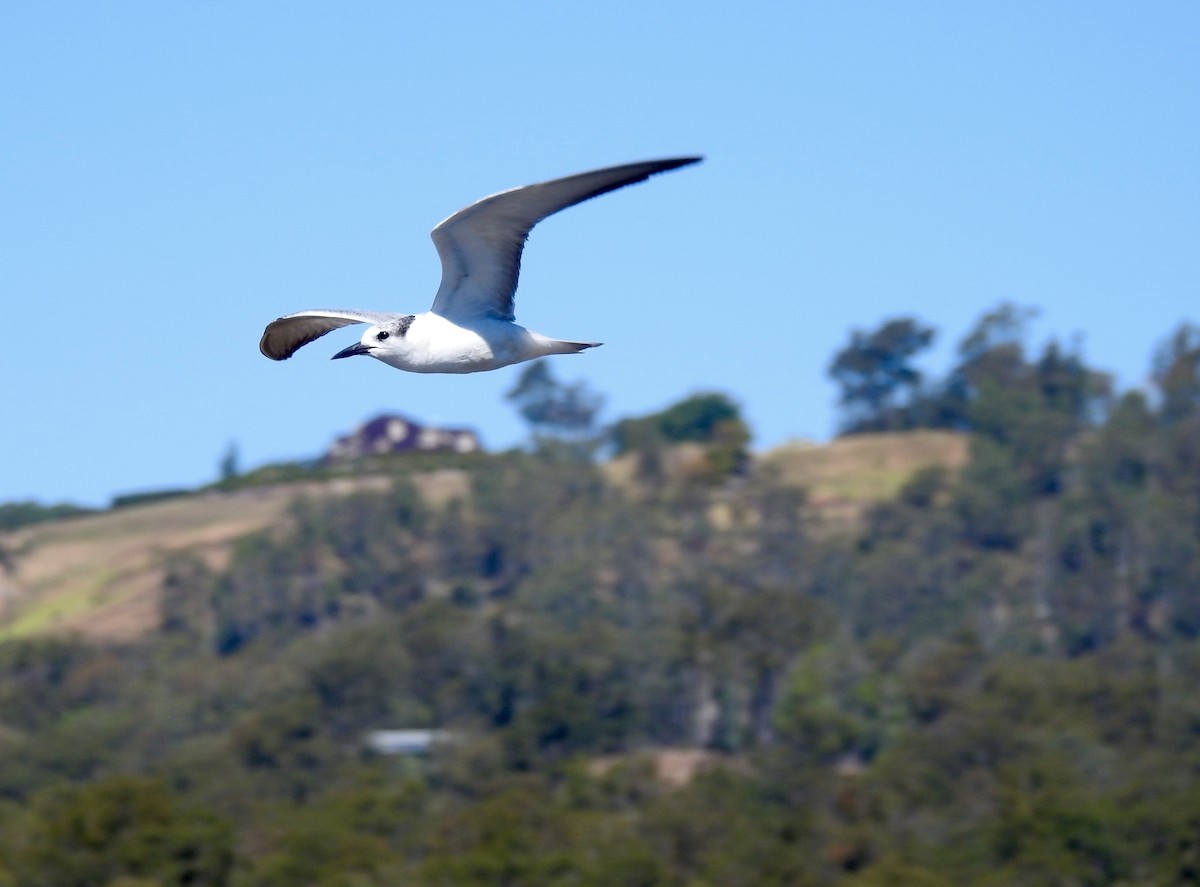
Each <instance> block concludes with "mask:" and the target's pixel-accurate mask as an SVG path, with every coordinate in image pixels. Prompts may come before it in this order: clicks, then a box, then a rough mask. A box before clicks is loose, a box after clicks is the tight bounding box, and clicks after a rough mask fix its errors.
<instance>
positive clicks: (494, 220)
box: [430, 157, 701, 320]
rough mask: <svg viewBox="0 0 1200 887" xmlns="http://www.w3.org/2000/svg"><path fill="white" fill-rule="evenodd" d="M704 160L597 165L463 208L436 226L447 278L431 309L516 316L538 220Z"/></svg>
mask: <svg viewBox="0 0 1200 887" xmlns="http://www.w3.org/2000/svg"><path fill="white" fill-rule="evenodd" d="M700 160H701V158H699V157H677V158H672V159H669V160H647V161H645V162H643V163H629V164H626V165H624V166H612V167H608V168H606V169H597V170H593V171H592V172H585V173H579V174H578V175H573V176H567V177H566V178H562V179H553V180H551V181H549V182H541V183H540V184H537V185H526V186H524V187H522V188H513V189H512V190H510V191H501V192H500V193H499V194H493V195H492V196H491V197H485V198H483V199H482V200H480V201H477V202H476V203H473V204H471V205H470V206H468V207H467V208H466V209H461V210H459V211H458V212H456V213H455V214H454V215H452V216H450V218H448V219H446V220H445V221H444V222H442V223H441V224H440V225H438V226H437V227H436V228H434V229H433V242H434V245H435V246H436V247H437V251H438V255H439V256H440V257H441V260H442V283H441V286H440V287H438V291H437V295H436V296H434V299H433V307H432V308H431V309H430V310H432V311H433V313H434V314H440V315H442V316H443V317H449V318H471V317H485V316H486V317H497V318H500V319H501V320H512V319H513V317H514V315H513V296H514V294H515V293H516V291H517V276H518V274H519V273H520V270H521V250H523V249H524V247H525V238H526V237H528V236H529V232H530V230H531V229H532V228H533V226H534V225H536V224H537V223H538V222H540V221H541V220H542V219H544V218H546V216H549V215H552V214H554V213H556V212H558V211H559V210H560V209H566V208H567V207H568V206H574V205H575V204H577V203H580V202H582V201H584V200H587V199H588V198H591V197H597V196H599V195H601V194H605V193H607V192H609V191H614V190H616V189H617V188H622V187H624V186H625V185H632V184H634V183H635V182H642V181H645V180H646V179H648V178H650V176H652V175H654V174H655V173H660V172H666V171H667V170H670V169H676V168H678V167H680V166H687V165H688V164H691V163H698V162H699V161H700Z"/></svg>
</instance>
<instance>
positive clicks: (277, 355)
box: [258, 308, 400, 360]
mask: <svg viewBox="0 0 1200 887" xmlns="http://www.w3.org/2000/svg"><path fill="white" fill-rule="evenodd" d="M399 316H400V315H399V314H389V313H386V312H382V311H358V310H355V309H353V308H349V309H346V308H318V309H316V310H313V311H297V312H296V313H295V314H288V315H287V316H286V317H281V318H279V319H278V320H273V321H271V322H270V323H268V324H267V328H266V329H265V330H263V334H262V339H260V340H259V343H258V350H259V351H261V352H262V353H263V354H265V355H266V356H267V357H269V358H271V360H287V359H288V358H289V357H291V356H292V355H293V354H295V353H296V352H297V351H298V350H300V348H302V347H304V346H305V345H307V344H308V343H309V342H311V341H313V340H314V339H319V338H321V336H323V335H325V334H326V333H331V332H333V331H334V330H336V329H338V328H340V327H344V326H350V325H351V324H353V323H385V322H387V321H388V320H394V319H395V318H397V317H399Z"/></svg>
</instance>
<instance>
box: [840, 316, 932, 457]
mask: <svg viewBox="0 0 1200 887" xmlns="http://www.w3.org/2000/svg"><path fill="white" fill-rule="evenodd" d="M933 337H934V330H933V328H932V327H926V326H921V325H920V324H919V323H917V321H916V320H915V319H913V318H911V317H899V318H895V319H894V320H889V321H887V322H886V323H885V324H883V326H881V327H880V328H879V329H877V330H876V331H875V332H873V333H864V332H861V331H860V330H854V332H852V333H851V335H850V344H849V345H847V346H846V347H845V348H843V349H842V350H841V351H839V352H838V353H837V355H836V356H835V357H834V359H833V363H831V364H830V366H829V375H830V376H832V377H833V379H834V381H835V382H837V383H838V385H839V386H841V389H842V391H841V395H840V397H839V398H838V401H839V403H840V404H841V405H842V408H843V410H844V411H845V418H844V420H843V422H842V431H843V433H847V434H851V433H855V432H862V431H885V430H895V429H898V428H911V427H913V424H914V420H913V416H912V414H911V412H910V411H909V410H906V407H909V406H911V404H912V403H913V401H914V399H915V397H916V394H917V392H918V391H919V389H920V386H921V380H922V376H921V372H920V370H918V369H916V367H914V366H913V365H912V358H913V356H914V355H916V354H918V353H920V352H921V351H923V350H925V349H926V348H928V347H929V346H930V344H931V343H932V342H933Z"/></svg>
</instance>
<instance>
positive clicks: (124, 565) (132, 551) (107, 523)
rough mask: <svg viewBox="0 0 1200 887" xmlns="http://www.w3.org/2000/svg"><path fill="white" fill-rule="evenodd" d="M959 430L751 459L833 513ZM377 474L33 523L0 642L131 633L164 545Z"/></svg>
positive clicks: (153, 590) (443, 495)
mask: <svg viewBox="0 0 1200 887" xmlns="http://www.w3.org/2000/svg"><path fill="white" fill-rule="evenodd" d="M966 458H967V438H966V437H965V436H963V435H959V434H953V433H950V432H938V431H914V432H907V433H902V434H870V435H858V436H854V437H848V438H843V439H840V440H836V441H834V442H832V443H830V444H826V445H820V446H818V445H789V446H785V447H780V448H778V449H776V450H773V451H771V452H769V453H766V454H765V455H763V456H762V458H761V460H760V464H761V465H762V466H763V467H765V468H767V469H769V470H774V471H777V472H778V474H779V477H780V479H781V480H782V481H783V482H785V483H790V484H795V485H797V486H803V487H805V488H807V489H808V490H809V493H810V501H811V502H812V504H813V505H814V506H816V507H818V508H820V509H821V510H822V511H823V512H824V513H825V514H827V515H828V516H831V517H835V518H836V517H848V518H853V517H855V516H856V515H857V514H859V513H860V512H861V510H862V508H863V507H864V506H865V505H866V504H868V503H870V502H872V501H878V500H880V499H885V498H888V497H890V496H893V495H895V493H896V492H897V491H898V490H899V489H900V487H901V486H902V485H903V484H904V482H905V481H906V480H907V479H908V478H909V477H911V476H912V474H913V473H914V472H915V471H917V470H918V469H920V468H923V467H925V466H927V465H943V466H946V467H948V468H950V469H957V468H959V467H961V466H962V465H963V464H964V463H965V462H966ZM413 481H414V483H415V484H416V486H417V488H418V490H419V491H420V493H421V495H422V496H423V497H424V498H425V499H426V501H428V502H430V504H433V505H439V504H441V503H443V502H445V501H447V500H449V499H453V498H458V497H461V496H465V495H466V494H467V493H468V492H469V480H468V478H467V476H466V475H465V474H464V473H463V472H461V471H458V470H455V469H442V470H439V471H431V472H426V473H423V474H419V475H415V476H414V477H413ZM391 482H392V481H391V479H390V478H388V477H383V476H364V477H357V478H338V479H336V480H331V481H326V482H305V483H296V484H281V485H278V486H268V487H256V488H251V489H246V490H242V491H239V492H235V493H205V494H201V495H195V496H187V497H182V498H177V499H169V500H165V501H161V502H154V503H150V504H145V505H140V506H132V507H129V508H123V509H117V510H115V511H109V512H105V513H103V514H97V515H91V516H88V517H80V518H73V519H70V520H62V521H56V522H52V523H46V524H38V525H35V526H32V527H28V528H26V529H23V530H19V531H17V532H14V533H9V534H6V535H5V536H4V537H3V538H0V543H2V544H3V545H4V548H5V549H6V550H7V551H9V552H12V553H13V555H14V558H13V560H14V562H15V563H14V570H13V571H12V572H11V573H4V572H0V642H2V641H4V640H6V639H10V638H16V637H22V636H29V635H35V634H43V633H54V632H58V633H79V634H82V635H85V636H89V637H95V638H100V639H106V640H118V641H119V640H129V639H133V638H136V637H138V636H139V635H141V634H144V633H145V632H148V631H153V630H154V629H155V628H156V627H157V625H158V593H159V589H160V588H161V585H162V579H163V570H164V566H165V564H166V562H167V560H168V559H169V558H170V556H172V555H174V554H176V553H179V552H184V551H186V552H191V553H194V554H196V555H199V556H200V557H203V558H204V559H206V560H207V561H208V562H209V563H210V565H212V566H213V567H214V568H219V567H221V566H222V565H223V564H224V563H226V562H227V560H228V558H229V554H230V551H231V549H232V544H233V542H234V540H236V539H238V538H239V537H241V536H245V535H246V534H248V533H253V532H255V531H259V530H264V529H268V528H271V527H279V526H282V525H283V524H284V523H285V522H286V519H287V507H288V505H289V504H290V503H291V502H293V501H294V500H295V499H296V498H297V497H299V496H303V495H308V496H341V495H347V494H349V493H352V492H355V491H358V490H363V489H386V488H387V487H388V485H389V484H390V483H391Z"/></svg>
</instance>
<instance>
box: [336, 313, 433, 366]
mask: <svg viewBox="0 0 1200 887" xmlns="http://www.w3.org/2000/svg"><path fill="white" fill-rule="evenodd" d="M412 322H413V316H412V315H406V316H404V317H401V318H398V319H397V320H390V321H388V322H387V323H383V324H377V325H374V326H370V327H368V328H367V331H366V332H365V333H363V335H362V338H361V339H359V340H358V341H357V342H355V343H354V344H353V345H351V346H350V347H349V348H343V349H342V350H341V351H339V352H338V353H337V354H335V355H333V358H332V359H333V360H337V359H338V358H339V357H354V356H355V355H356V354H369V355H371V357H376V358H378V359H380V360H382V361H385V362H386V361H387V355H389V354H395V353H399V352H402V351H403V350H404V345H405V342H404V337H405V335H407V333H408V328H409V327H410V326H412Z"/></svg>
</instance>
